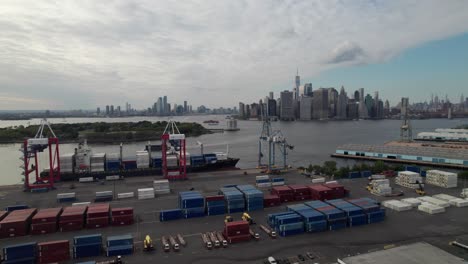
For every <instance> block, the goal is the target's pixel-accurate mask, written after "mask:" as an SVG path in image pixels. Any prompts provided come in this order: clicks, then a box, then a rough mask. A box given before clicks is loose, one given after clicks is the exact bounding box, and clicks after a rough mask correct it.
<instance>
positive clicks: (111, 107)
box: [110, 105, 114, 116]
mask: <svg viewBox="0 0 468 264" xmlns="http://www.w3.org/2000/svg"><path fill="white" fill-rule="evenodd" d="M110 115H111V116H113V115H114V105H111V106H110Z"/></svg>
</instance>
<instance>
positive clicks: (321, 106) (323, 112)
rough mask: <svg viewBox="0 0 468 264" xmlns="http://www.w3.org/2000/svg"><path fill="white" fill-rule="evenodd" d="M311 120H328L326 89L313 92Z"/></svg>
mask: <svg viewBox="0 0 468 264" xmlns="http://www.w3.org/2000/svg"><path fill="white" fill-rule="evenodd" d="M312 98H313V110H312V116H313V119H328V89H326V88H320V89H318V90H315V91H314V96H313V97H312Z"/></svg>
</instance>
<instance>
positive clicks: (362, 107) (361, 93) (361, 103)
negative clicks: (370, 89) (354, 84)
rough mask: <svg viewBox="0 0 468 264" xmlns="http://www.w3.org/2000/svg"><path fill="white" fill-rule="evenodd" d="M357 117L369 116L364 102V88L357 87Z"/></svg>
mask: <svg viewBox="0 0 468 264" xmlns="http://www.w3.org/2000/svg"><path fill="white" fill-rule="evenodd" d="M359 118H361V119H365V118H369V115H368V112H367V107H366V104H365V102H364V88H359Z"/></svg>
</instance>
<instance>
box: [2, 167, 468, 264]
mask: <svg viewBox="0 0 468 264" xmlns="http://www.w3.org/2000/svg"><path fill="white" fill-rule="evenodd" d="M256 176H262V175H260V174H259V173H258V172H257V171H255V170H250V171H248V174H247V175H244V174H243V173H242V172H237V171H230V172H213V173H202V174H195V175H193V176H192V177H191V179H190V180H189V181H180V182H170V183H169V186H167V185H166V186H164V187H161V188H160V189H170V192H169V193H164V194H156V195H155V194H154V193H155V192H156V191H157V190H156V188H154V186H155V185H154V181H155V180H159V179H158V178H155V179H152V178H149V177H142V178H138V177H137V178H131V179H125V180H119V181H109V183H105V184H104V185H102V184H98V183H95V182H91V183H74V185H75V189H74V190H73V193H74V195H70V196H73V197H74V199H72V200H70V201H67V200H66V199H65V200H62V199H58V197H59V196H58V194H67V193H70V191H69V185H70V184H69V183H58V184H56V187H57V190H56V191H50V192H49V193H24V192H19V191H18V188H8V187H2V192H1V194H2V196H3V199H2V200H0V205H1V206H2V207H3V208H7V209H8V210H9V211H11V212H10V213H9V214H19V215H22V218H21V219H22V222H21V223H20V224H19V225H21V226H23V225H24V226H25V228H26V229H27V228H28V227H31V229H30V230H28V231H27V232H28V234H32V231H33V230H34V228H32V227H33V226H35V225H36V224H39V223H41V222H42V221H44V222H45V223H48V221H51V222H53V221H57V222H58V228H57V230H56V231H51V232H44V233H43V234H35V235H28V234H27V235H25V236H14V237H7V238H4V239H1V240H0V247H2V248H3V251H5V250H7V251H8V250H10V249H9V248H8V247H7V246H10V247H11V246H14V245H22V244H24V243H30V244H31V242H32V244H31V245H32V246H30V247H32V249H30V253H28V254H29V255H27V254H24V257H25V258H27V257H29V258H31V257H30V256H32V257H33V258H35V259H36V260H38V258H39V256H38V252H39V244H40V243H53V242H55V241H68V243H69V244H68V247H69V253H70V255H69V256H67V255H66V254H65V253H63V251H62V253H61V254H60V256H61V258H63V259H65V258H68V260H66V261H62V262H61V263H78V262H85V261H90V260H96V261H109V260H112V259H114V256H115V255H116V254H118V255H122V256H123V259H124V261H125V262H126V263H144V262H158V263H175V262H176V263H233V262H242V263H263V261H264V260H265V259H266V257H268V256H274V257H275V258H276V259H278V258H283V259H285V258H292V257H297V255H298V254H302V255H304V256H305V255H306V253H310V254H311V255H313V256H314V260H313V261H312V260H310V261H309V262H304V263H333V262H336V259H337V258H340V257H345V256H348V255H355V254H358V253H359V254H364V253H367V252H369V251H375V250H376V249H382V248H383V247H385V246H386V245H388V244H392V243H398V244H408V243H411V242H414V241H420V240H423V241H426V242H429V243H431V244H433V245H436V246H437V247H440V248H442V249H444V250H446V251H448V252H451V253H454V254H456V255H458V256H461V257H463V256H465V257H466V253H464V252H460V251H459V250H458V249H456V248H454V247H452V246H449V245H448V242H450V241H451V240H455V239H456V238H458V237H459V236H462V235H464V232H466V231H465V226H466V225H467V224H468V220H467V217H466V216H467V214H468V212H467V211H466V207H465V208H462V207H458V206H457V203H458V205H460V206H462V204H463V202H466V200H464V199H462V198H460V193H461V192H462V187H454V188H443V187H439V186H435V185H430V184H427V185H426V186H425V188H426V191H427V193H428V195H426V196H427V197H431V198H432V199H438V200H441V201H444V202H445V203H449V204H450V206H449V207H442V208H443V209H444V212H443V213H434V215H430V213H428V212H429V211H430V210H434V209H430V210H429V209H425V210H426V211H423V210H422V208H421V210H419V209H418V206H420V205H421V204H423V205H425V206H426V207H427V204H429V205H430V206H437V205H435V204H433V203H431V201H432V202H434V200H432V199H427V198H424V199H425V200H426V201H421V200H420V199H419V198H422V197H420V196H418V195H417V194H416V193H415V192H414V190H412V189H408V188H406V187H405V190H407V191H406V192H405V197H401V198H400V197H398V198H386V197H381V196H374V195H372V194H370V193H369V192H368V191H367V190H366V189H365V188H364V186H366V185H367V182H368V180H367V179H366V178H356V179H343V180H338V181H337V182H329V183H321V184H314V183H312V181H311V179H310V178H307V177H304V176H302V175H300V174H299V173H297V172H294V171H291V172H288V173H287V174H284V175H281V176H275V177H270V182H272V181H271V179H272V178H282V182H283V185H282V186H272V187H270V188H266V189H265V188H263V187H259V186H257V183H258V182H257V178H256ZM260 179H262V178H260ZM262 180H264V178H263V179H262ZM263 183H264V182H263ZM157 185H158V186H159V183H158V184H157ZM161 186H162V185H161ZM458 186H464V184H463V183H461V182H460V181H459V183H458ZM166 187H167V188H166ZM304 187H306V188H304ZM139 189H140V190H141V189H151V190H150V191H148V190H146V193H145V192H142V193H141V194H142V195H143V196H144V195H147V196H149V198H144V199H138V196H135V197H128V198H122V199H113V200H111V201H106V202H98V203H96V202H94V200H95V198H96V193H97V192H105V191H109V190H112V192H113V195H114V196H116V197H117V195H118V194H124V193H134V192H136V193H138V190H139ZM151 191H152V194H151ZM260 194H261V195H262V196H260ZM66 196H68V195H65V196H60V197H61V198H64V197H65V198H66ZM260 197H262V199H260ZM281 198H283V200H281ZM320 199H323V201H321V200H320ZM403 199H415V200H418V201H419V202H420V204H419V205H409V206H410V208H411V209H410V210H407V211H404V212H398V211H395V210H393V209H389V208H387V210H385V209H384V207H383V206H384V203H382V202H383V201H385V200H397V201H399V202H401V203H405V201H404V200H403ZM457 199H461V200H457ZM260 201H261V203H260ZM88 202H90V203H89V204H87V203H88ZM413 202H414V201H413ZM73 203H79V205H77V206H72V204H73ZM379 203H382V207H381V206H380V205H379ZM86 204H87V205H86ZM405 204H408V203H405ZM25 206H28V207H29V208H28V209H25V208H24V207H25ZM430 206H429V207H430ZM30 208H33V209H30ZM34 208H35V209H34ZM47 208H51V209H47ZM62 208H63V209H62ZM201 208H203V213H201ZM15 209H16V210H15ZM247 209H251V210H249V214H250V216H251V217H252V218H253V219H254V220H255V222H257V225H249V224H248V222H245V221H242V218H241V216H242V213H243V212H247ZM22 210H28V211H27V212H33V211H34V210H36V213H35V214H34V215H31V216H28V214H27V213H22ZM49 210H50V211H49ZM60 210H62V212H61V214H58V213H57V212H60ZM15 212H19V213H15ZM9 214H7V213H2V215H5V216H3V217H4V218H3V220H5V219H11V218H10V217H9ZM48 215H50V216H48ZM57 215H58V216H57ZM226 215H230V216H232V217H233V218H234V221H233V222H230V223H225V222H224V220H225V216H226ZM270 215H277V217H275V220H274V221H273V222H274V223H273V222H272V221H270ZM100 218H105V223H106V224H104V225H103V226H101V225H100V223H101V222H99V221H100V220H95V219H100ZM41 219H43V220H41ZM54 219H56V220H54ZM89 219H94V220H91V224H89V222H90V221H89ZM93 221H98V222H99V223H97V224H96V222H93ZM103 221H104V220H103ZM7 222H8V221H7ZM93 223H94V224H93ZM98 225H99V226H98ZM2 226H3V225H1V223H0V228H1V227H2ZM428 230H429V231H428ZM41 233H42V232H41ZM273 233H276V234H278V236H279V237H278V238H276V239H273V238H272V237H273V235H272V234H273ZM178 234H180V235H181V237H182V239H183V240H184V242H185V243H186V246H185V247H183V246H180V247H179V249H178V251H177V252H176V251H174V250H173V249H171V250H169V251H168V252H164V250H163V249H162V248H161V247H160V245H161V239H160V238H161V237H162V236H165V237H166V240H167V243H169V244H170V247H171V248H172V247H173V245H171V242H170V238H171V236H172V237H173V238H174V241H175V242H176V243H177V244H179V245H183V244H182V243H181V242H180V240H179V239H178ZM201 234H204V235H205V236H204V237H205V238H206V239H207V241H209V242H210V243H211V240H212V238H213V236H214V237H215V239H214V241H213V243H212V247H211V250H208V249H207V245H206V243H204V242H203V240H202V236H201ZM252 234H253V235H252ZM255 234H258V235H257V237H258V240H257V239H256V236H255ZM375 234H379V235H375ZM422 234H424V235H422ZM146 235H150V236H151V238H153V243H154V245H155V249H156V250H155V251H153V252H142V248H143V240H144V239H145V236H146ZM222 239H225V240H226V243H227V244H226V245H225V247H223V242H222ZM216 241H218V243H219V246H218V247H216V246H215V244H216ZM63 243H65V242H63ZM350 244H354V245H356V246H353V247H349V245H350ZM109 245H110V246H109ZM5 248H6V249H5ZM13 251H14V249H13V250H11V251H10V252H13ZM9 254H10V256H13V255H12V254H13V253H9ZM107 256H111V257H107ZM12 258H13V257H12ZM43 261H46V260H43ZM44 263H45V262H44Z"/></svg>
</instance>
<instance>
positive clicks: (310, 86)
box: [304, 83, 312, 96]
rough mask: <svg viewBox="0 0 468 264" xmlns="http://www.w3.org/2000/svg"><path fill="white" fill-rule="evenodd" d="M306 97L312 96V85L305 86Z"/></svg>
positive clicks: (306, 84)
mask: <svg viewBox="0 0 468 264" xmlns="http://www.w3.org/2000/svg"><path fill="white" fill-rule="evenodd" d="M304 96H312V83H305V84H304Z"/></svg>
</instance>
